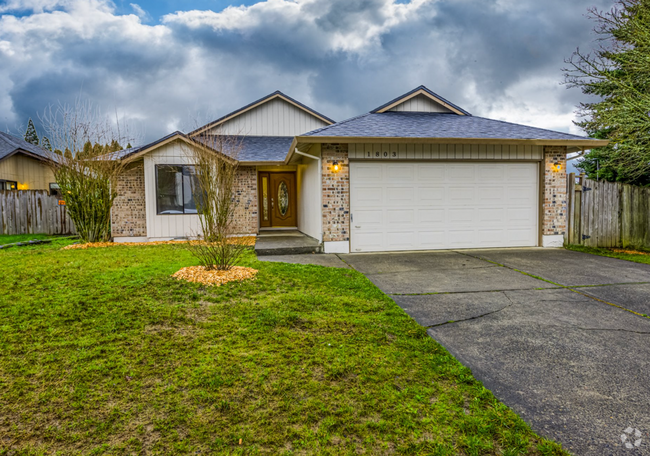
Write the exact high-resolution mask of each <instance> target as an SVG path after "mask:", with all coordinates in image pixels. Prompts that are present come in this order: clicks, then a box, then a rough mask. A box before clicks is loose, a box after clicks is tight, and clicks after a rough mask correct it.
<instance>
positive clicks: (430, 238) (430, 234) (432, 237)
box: [417, 230, 447, 250]
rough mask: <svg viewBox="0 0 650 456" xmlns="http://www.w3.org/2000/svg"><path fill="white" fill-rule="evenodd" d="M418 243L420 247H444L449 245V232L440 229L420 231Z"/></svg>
mask: <svg viewBox="0 0 650 456" xmlns="http://www.w3.org/2000/svg"><path fill="white" fill-rule="evenodd" d="M417 245H418V248H420V249H431V250H433V249H444V248H445V247H446V246H447V233H446V232H445V231H443V230H439V231H419V232H418V235H417Z"/></svg>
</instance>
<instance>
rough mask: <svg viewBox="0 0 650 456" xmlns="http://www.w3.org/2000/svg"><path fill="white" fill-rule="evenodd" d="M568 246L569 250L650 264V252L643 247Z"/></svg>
mask: <svg viewBox="0 0 650 456" xmlns="http://www.w3.org/2000/svg"><path fill="white" fill-rule="evenodd" d="M566 248H567V249H568V250H575V251H576V252H583V253H591V254H592V255H600V256H606V257H610V258H618V259H619V260H627V261H633V262H635V263H644V264H650V252H648V251H645V250H643V249H629V250H628V249H608V248H601V247H585V246H583V245H569V246H567V247H566ZM623 250H624V251H623ZM635 252H638V253H635Z"/></svg>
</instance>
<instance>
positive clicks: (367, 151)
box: [348, 143, 543, 160]
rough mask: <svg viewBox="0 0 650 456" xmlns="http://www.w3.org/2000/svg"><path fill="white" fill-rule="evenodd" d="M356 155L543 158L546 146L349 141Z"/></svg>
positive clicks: (379, 157) (351, 154)
mask: <svg viewBox="0 0 650 456" xmlns="http://www.w3.org/2000/svg"><path fill="white" fill-rule="evenodd" d="M348 154H349V157H350V158H352V159H355V158H357V159H367V160H372V159H374V160H388V159H393V160H541V159H542V158H543V147H542V146H529V145H507V144H506V145H500V144H388V143H384V144H380V143H374V144H370V143H359V144H349V146H348Z"/></svg>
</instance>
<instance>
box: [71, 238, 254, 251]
mask: <svg viewBox="0 0 650 456" xmlns="http://www.w3.org/2000/svg"><path fill="white" fill-rule="evenodd" d="M232 239H233V243H234V242H241V243H242V244H245V245H249V246H253V245H255V236H242V237H234V238H232ZM187 242H193V241H189V240H179V241H150V242H88V243H86V244H70V245H66V246H65V247H63V248H62V250H73V249H96V248H103V247H115V246H118V245H126V246H135V245H140V246H148V245H168V244H185V243H187Z"/></svg>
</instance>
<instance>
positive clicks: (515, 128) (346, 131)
mask: <svg viewBox="0 0 650 456" xmlns="http://www.w3.org/2000/svg"><path fill="white" fill-rule="evenodd" d="M324 138H330V139H331V138H365V139H374V138H377V139H389V138H390V139H426V140H431V139H444V140H446V139H457V140H488V141H490V140H533V141H534V140H539V141H542V142H545V144H548V145H552V143H548V141H565V142H566V141H570V142H572V143H573V142H574V141H577V142H584V143H585V146H587V147H588V146H590V145H591V144H587V143H593V142H594V141H597V142H598V141H599V140H594V139H592V138H587V137H584V136H577V135H571V134H568V133H561V132H557V131H552V130H545V129H542V128H537V127H529V126H526V125H519V124H514V123H510V122H504V121H501V120H492V119H486V118H484V117H476V116H466V115H456V114H443V113H429V112H383V113H380V114H379V113H368V114H363V115H361V116H358V117H353V118H352V119H348V120H345V121H343V122H339V123H336V124H334V125H330V126H327V127H323V128H319V129H317V130H314V131H311V132H309V133H305V134H304V135H301V136H299V137H298V139H299V140H300V142H309V141H310V140H312V141H314V142H321V141H316V140H317V139H320V140H322V139H324ZM601 142H602V141H600V142H598V144H597V145H603V144H601ZM605 143H606V141H605Z"/></svg>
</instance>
